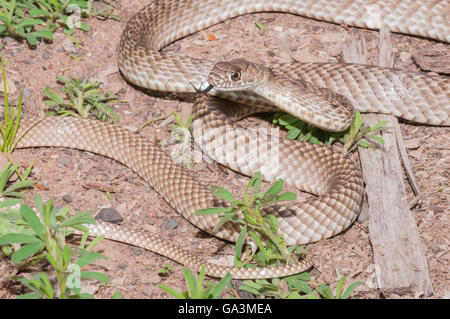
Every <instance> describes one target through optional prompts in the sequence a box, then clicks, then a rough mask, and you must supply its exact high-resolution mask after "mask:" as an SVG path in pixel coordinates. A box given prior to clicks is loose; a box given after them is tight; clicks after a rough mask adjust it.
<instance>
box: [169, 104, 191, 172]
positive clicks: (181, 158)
mask: <svg viewBox="0 0 450 319" xmlns="http://www.w3.org/2000/svg"><path fill="white" fill-rule="evenodd" d="M172 114H173V115H174V116H175V120H176V124H173V123H172V124H170V125H169V126H170V128H171V129H172V137H173V138H174V139H175V141H176V142H178V143H179V144H178V146H177V147H173V148H172V151H171V154H170V155H171V157H172V159H173V160H174V161H175V162H176V163H180V162H181V163H183V164H184V165H185V166H189V167H193V166H194V165H193V163H192V156H191V140H192V135H191V131H190V126H191V123H192V120H193V119H194V115H193V114H191V115H190V116H189V118H188V119H187V121H186V123H183V120H182V119H181V116H180V115H179V114H178V113H177V112H173V113H172Z"/></svg>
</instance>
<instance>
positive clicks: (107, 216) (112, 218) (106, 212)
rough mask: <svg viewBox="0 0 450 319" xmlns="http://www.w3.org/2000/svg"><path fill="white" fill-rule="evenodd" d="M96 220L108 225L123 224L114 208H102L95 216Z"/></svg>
mask: <svg viewBox="0 0 450 319" xmlns="http://www.w3.org/2000/svg"><path fill="white" fill-rule="evenodd" d="M95 219H97V220H103V221H105V222H108V223H113V224H119V223H121V222H123V217H122V216H121V215H120V214H119V212H118V211H117V210H115V209H114V208H102V209H100V211H99V212H98V214H97V215H96V216H95Z"/></svg>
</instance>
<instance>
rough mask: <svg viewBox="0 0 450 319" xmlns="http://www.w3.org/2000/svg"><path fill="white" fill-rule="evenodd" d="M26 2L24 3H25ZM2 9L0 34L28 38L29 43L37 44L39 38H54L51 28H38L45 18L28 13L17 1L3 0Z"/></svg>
mask: <svg viewBox="0 0 450 319" xmlns="http://www.w3.org/2000/svg"><path fill="white" fill-rule="evenodd" d="M25 3H26V2H24V3H23V4H25ZM1 5H2V8H1V9H0V21H1V22H3V24H2V25H0V36H5V35H10V36H14V37H18V38H24V39H27V41H28V43H29V44H31V45H35V44H36V43H37V39H38V38H45V39H50V40H51V39H53V34H52V32H51V31H49V30H37V29H36V26H37V25H42V24H44V20H42V19H36V18H34V17H33V16H32V15H27V14H26V13H25V11H24V10H23V9H22V8H21V6H20V5H16V1H15V0H12V1H9V2H7V1H5V0H2V2H1Z"/></svg>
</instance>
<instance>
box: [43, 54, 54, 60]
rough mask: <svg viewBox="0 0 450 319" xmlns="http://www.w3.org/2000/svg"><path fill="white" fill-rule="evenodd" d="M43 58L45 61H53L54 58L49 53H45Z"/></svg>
mask: <svg viewBox="0 0 450 319" xmlns="http://www.w3.org/2000/svg"><path fill="white" fill-rule="evenodd" d="M42 58H43V59H44V60H48V59H51V58H52V55H51V54H48V53H47V52H44V53H42Z"/></svg>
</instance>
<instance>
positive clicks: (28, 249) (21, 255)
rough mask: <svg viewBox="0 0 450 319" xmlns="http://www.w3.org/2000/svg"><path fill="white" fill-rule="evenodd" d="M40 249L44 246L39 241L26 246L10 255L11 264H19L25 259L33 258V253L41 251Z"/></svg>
mask: <svg viewBox="0 0 450 319" xmlns="http://www.w3.org/2000/svg"><path fill="white" fill-rule="evenodd" d="M42 247H44V244H43V243H42V242H40V241H38V242H33V243H30V244H27V245H25V246H23V247H22V248H20V249H19V250H18V251H16V252H15V253H14V254H13V255H12V257H11V261H12V262H13V263H18V262H21V261H22V260H24V259H25V258H28V257H30V256H33V255H34V254H35V253H37V252H38V251H39V250H41V249H42Z"/></svg>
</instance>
